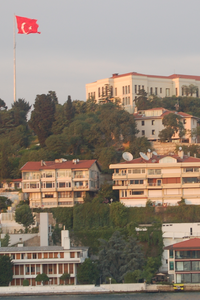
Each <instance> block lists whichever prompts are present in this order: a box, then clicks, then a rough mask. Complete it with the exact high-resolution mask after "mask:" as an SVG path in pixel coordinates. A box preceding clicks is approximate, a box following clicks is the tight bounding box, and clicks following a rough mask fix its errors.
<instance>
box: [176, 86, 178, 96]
mask: <svg viewBox="0 0 200 300" xmlns="http://www.w3.org/2000/svg"><path fill="white" fill-rule="evenodd" d="M176 96H178V89H177V88H176Z"/></svg>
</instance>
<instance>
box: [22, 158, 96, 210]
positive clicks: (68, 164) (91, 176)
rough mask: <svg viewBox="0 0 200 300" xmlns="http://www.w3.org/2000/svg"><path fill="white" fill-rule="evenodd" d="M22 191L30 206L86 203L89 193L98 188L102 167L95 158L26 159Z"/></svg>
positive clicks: (61, 205) (23, 168) (62, 205)
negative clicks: (84, 201) (28, 160)
mask: <svg viewBox="0 0 200 300" xmlns="http://www.w3.org/2000/svg"><path fill="white" fill-rule="evenodd" d="M21 172H22V191H23V193H28V195H29V202H30V207H64V206H74V204H76V203H83V198H84V196H85V194H86V192H90V193H95V192H97V191H98V189H99V175H100V167H99V164H98V162H97V161H96V160H79V159H74V160H72V161H66V160H65V159H56V160H55V161H40V162H39V161H37V162H27V163H26V164H25V165H24V166H23V167H22V168H21Z"/></svg>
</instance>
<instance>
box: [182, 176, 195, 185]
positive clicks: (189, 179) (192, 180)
mask: <svg viewBox="0 0 200 300" xmlns="http://www.w3.org/2000/svg"><path fill="white" fill-rule="evenodd" d="M182 180H183V184H184V183H198V182H199V178H197V177H183V178H182Z"/></svg>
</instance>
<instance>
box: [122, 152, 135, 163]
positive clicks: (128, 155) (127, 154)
mask: <svg viewBox="0 0 200 300" xmlns="http://www.w3.org/2000/svg"><path fill="white" fill-rule="evenodd" d="M122 157H123V159H124V160H126V161H131V160H133V155H132V154H131V153H130V152H124V153H123V154H122Z"/></svg>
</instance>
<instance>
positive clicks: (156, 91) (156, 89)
mask: <svg viewBox="0 0 200 300" xmlns="http://www.w3.org/2000/svg"><path fill="white" fill-rule="evenodd" d="M155 95H158V88H157V87H156V88H155Z"/></svg>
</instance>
